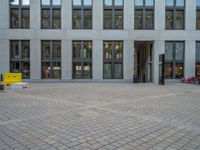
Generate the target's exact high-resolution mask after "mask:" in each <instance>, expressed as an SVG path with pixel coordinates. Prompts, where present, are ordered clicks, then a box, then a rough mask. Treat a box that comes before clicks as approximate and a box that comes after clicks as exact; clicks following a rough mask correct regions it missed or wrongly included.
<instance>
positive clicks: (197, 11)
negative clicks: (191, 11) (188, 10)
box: [196, 5, 200, 30]
mask: <svg viewBox="0 0 200 150" xmlns="http://www.w3.org/2000/svg"><path fill="white" fill-rule="evenodd" d="M198 13H199V20H200V5H199V6H198V5H197V7H196V30H200V23H199V24H197V19H198V18H197V14H198ZM199 22H200V21H199Z"/></svg>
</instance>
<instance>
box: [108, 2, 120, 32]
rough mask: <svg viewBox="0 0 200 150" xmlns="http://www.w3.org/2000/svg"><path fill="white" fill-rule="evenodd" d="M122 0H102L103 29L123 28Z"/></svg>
mask: <svg viewBox="0 0 200 150" xmlns="http://www.w3.org/2000/svg"><path fill="white" fill-rule="evenodd" d="M123 3H124V2H123V0H104V29H123V5H124V4H123Z"/></svg>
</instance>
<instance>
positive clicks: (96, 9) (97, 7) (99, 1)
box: [92, 0, 103, 30]
mask: <svg viewBox="0 0 200 150" xmlns="http://www.w3.org/2000/svg"><path fill="white" fill-rule="evenodd" d="M92 17H93V18H92V20H93V29H94V30H95V29H96V30H101V29H103V0H93V15H92Z"/></svg>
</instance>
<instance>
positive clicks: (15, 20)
mask: <svg viewBox="0 0 200 150" xmlns="http://www.w3.org/2000/svg"><path fill="white" fill-rule="evenodd" d="M29 3H30V1H29V0H10V28H15V29H28V28H30V8H29V5H30V4H29Z"/></svg>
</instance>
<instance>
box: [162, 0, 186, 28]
mask: <svg viewBox="0 0 200 150" xmlns="http://www.w3.org/2000/svg"><path fill="white" fill-rule="evenodd" d="M165 4H166V10H165V28H166V30H184V28H185V19H184V18H185V1H184V0H165Z"/></svg>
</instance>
